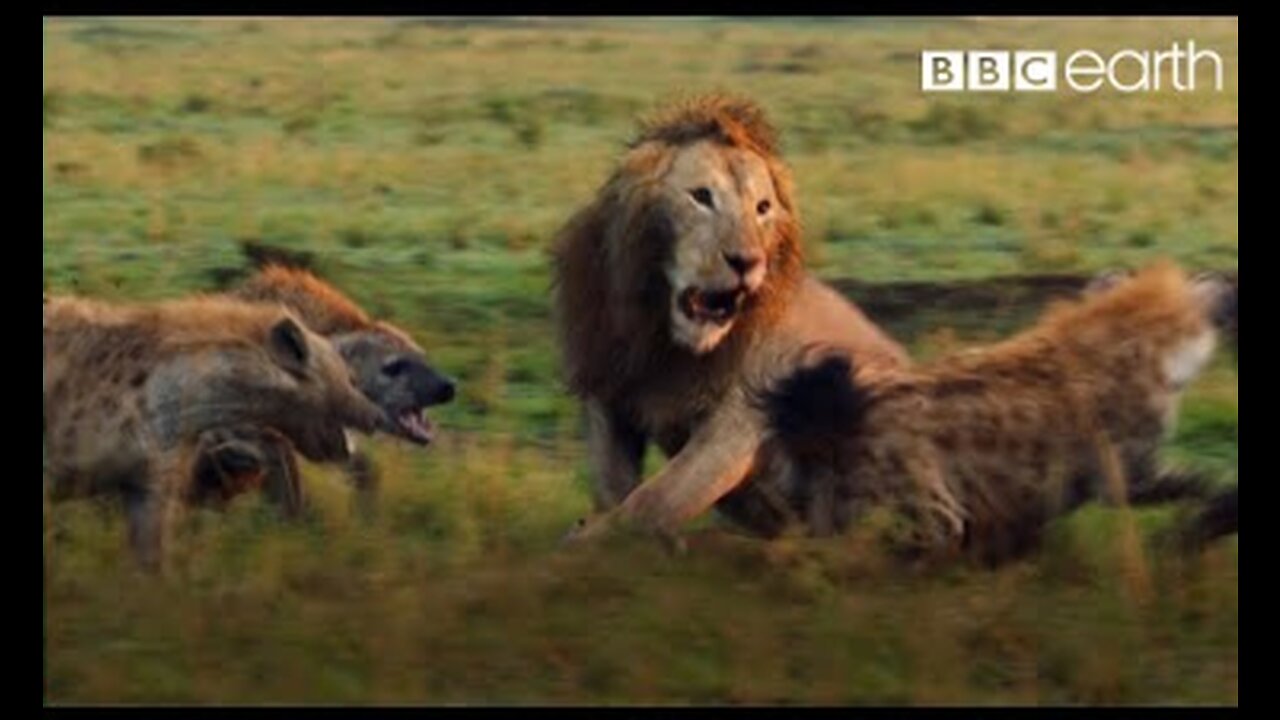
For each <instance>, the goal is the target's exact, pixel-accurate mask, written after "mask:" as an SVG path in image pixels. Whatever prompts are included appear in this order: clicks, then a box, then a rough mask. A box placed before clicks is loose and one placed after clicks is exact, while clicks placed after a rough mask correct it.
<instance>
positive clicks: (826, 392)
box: [763, 355, 868, 462]
mask: <svg viewBox="0 0 1280 720" xmlns="http://www.w3.org/2000/svg"><path fill="white" fill-rule="evenodd" d="M867 405H868V395H867V391H866V390H865V389H864V388H862V387H861V386H859V385H858V384H857V383H856V382H855V381H854V377H853V361H852V360H851V359H850V358H849V357H847V356H845V355H831V356H828V357H826V358H825V359H823V360H822V361H820V362H818V363H817V364H815V365H810V366H808V367H804V368H801V369H799V370H797V371H795V372H794V373H792V374H791V375H788V376H787V377H785V378H783V379H782V380H780V381H779V382H778V383H777V384H776V385H775V386H773V387H772V388H770V389H768V390H767V391H766V392H765V393H764V396H763V407H764V410H765V414H766V416H767V417H768V423H769V431H770V434H771V435H772V436H773V437H774V438H776V439H777V441H778V442H779V443H781V445H782V447H783V448H784V450H785V451H786V452H787V453H788V454H789V455H791V456H792V457H793V458H795V459H797V460H800V461H802V462H804V461H808V462H814V461H818V462H831V461H833V460H837V459H838V458H839V457H840V455H841V450H842V449H843V448H844V447H846V446H847V444H848V442H849V440H850V439H852V438H854V437H855V436H856V435H857V434H858V430H859V429H860V427H861V425H862V422H863V419H864V417H865V416H866V410H867Z"/></svg>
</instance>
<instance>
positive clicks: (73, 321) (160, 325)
mask: <svg viewBox="0 0 1280 720" xmlns="http://www.w3.org/2000/svg"><path fill="white" fill-rule="evenodd" d="M381 417H382V413H381V411H380V410H379V409H378V408H377V406H375V405H373V404H372V403H371V402H369V401H368V400H367V399H366V398H365V397H364V395H363V394H361V393H360V392H359V391H358V390H357V389H356V388H355V387H354V386H353V385H352V384H351V380H350V374H349V371H348V369H347V367H346V365H345V363H344V362H343V361H342V359H341V357H339V355H338V353H337V352H336V351H335V350H334V349H333V348H332V347H331V346H330V344H329V343H328V342H327V341H325V340H324V339H323V338H320V337H319V336H317V335H315V334H314V333H312V332H310V331H308V330H307V329H306V328H305V327H304V326H303V325H302V324H301V323H299V322H298V321H297V320H296V319H295V318H294V317H293V316H292V315H291V314H289V313H288V312H286V311H285V310H283V309H282V308H278V307H268V306H261V305H253V304H248V303H242V302H237V301H233V300H228V299H224V298H198V299H189V300H182V301H172V302H167V303H158V304H153V305H125V304H109V303H103V302H96V301H90V300H83V299H76V298H54V299H52V300H48V301H46V303H45V307H44V421H45V442H46V449H47V451H48V455H49V463H50V481H51V487H50V495H51V497H52V498H53V499H58V500H61V499H70V498H73V497H82V496H91V495H101V494H118V495H120V496H123V497H124V499H125V501H126V504H127V505H128V507H129V512H130V523H131V533H132V537H133V539H134V547H135V550H137V551H138V552H139V554H140V557H141V559H142V560H143V561H144V562H145V563H147V564H154V563H155V562H158V560H159V551H160V549H161V548H160V545H161V542H162V536H163V530H164V527H165V526H166V525H167V517H168V514H169V513H170V511H171V510H170V507H171V505H173V504H175V503H177V502H179V501H181V500H183V499H186V500H191V499H192V497H191V495H190V493H192V491H193V490H194V488H193V487H192V483H191V478H192V475H193V473H194V472H195V469H196V462H197V457H198V455H199V453H200V451H201V450H200V448H201V445H202V442H203V438H204V437H205V435H206V433H209V432H211V431H215V430H217V429H218V428H223V427H233V426H239V425H255V426H257V425H261V426H270V427H273V428H277V429H278V431H279V433H280V434H281V436H282V437H285V438H287V439H288V441H289V442H290V443H291V444H292V445H294V446H296V447H297V448H298V449H299V451H300V452H302V453H303V454H304V455H306V456H307V457H309V458H311V459H314V460H321V461H323V460H328V459H332V458H335V457H339V456H341V455H342V454H343V453H344V452H345V449H346V444H347V440H346V428H354V429H359V430H361V431H366V432H370V431H372V430H373V429H374V428H375V427H376V425H377V423H378V422H379V421H380V420H381Z"/></svg>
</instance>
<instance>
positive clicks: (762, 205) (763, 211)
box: [756, 200, 773, 215]
mask: <svg viewBox="0 0 1280 720" xmlns="http://www.w3.org/2000/svg"><path fill="white" fill-rule="evenodd" d="M772 209H773V203H771V202H769V201H768V200H761V201H760V202H758V203H756V214H757V215H768V214H769V211H770V210H772Z"/></svg>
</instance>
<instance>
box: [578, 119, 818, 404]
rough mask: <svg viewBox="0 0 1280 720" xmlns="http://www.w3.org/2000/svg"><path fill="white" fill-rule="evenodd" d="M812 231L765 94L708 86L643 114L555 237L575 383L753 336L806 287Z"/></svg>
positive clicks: (585, 386)
mask: <svg viewBox="0 0 1280 720" xmlns="http://www.w3.org/2000/svg"><path fill="white" fill-rule="evenodd" d="M799 235H800V233H799V218H798V215H797V210H796V207H795V203H794V201H793V200H792V187H791V180H790V174H789V172H788V171H787V168H786V167H785V165H784V164H783V163H782V161H781V159H780V158H779V157H778V154H777V144H776V140H775V136H774V131H773V129H772V128H771V127H770V126H769V124H768V122H767V121H766V120H765V119H764V116H763V113H762V112H761V110H760V109H759V107H757V106H756V105H755V104H753V103H751V102H750V101H746V100H741V99H735V98H728V97H723V96H710V97H702V98H698V99H695V100H691V101H687V102H683V103H679V104H676V105H674V106H673V107H670V108H668V109H666V110H665V111H663V112H661V113H659V114H657V115H656V116H654V117H653V118H652V119H650V120H648V121H646V122H644V123H642V125H641V130H640V134H639V136H638V137H637V139H636V140H635V141H633V142H632V143H631V144H630V146H629V148H628V150H627V152H626V154H625V155H624V156H623V158H622V160H621V162H620V163H619V165H618V167H617V169H616V170H615V171H614V173H613V175H612V176H611V177H610V179H609V180H608V182H607V183H606V184H605V185H604V187H602V188H601V189H600V191H599V193H598V194H597V196H596V198H595V200H594V201H593V202H592V203H591V205H589V206H588V207H586V208H585V209H583V210H581V211H580V212H579V213H578V214H577V215H576V216H574V218H572V219H571V220H570V221H569V223H568V224H567V225H566V226H565V228H564V229H563V230H562V231H561V233H560V236H559V238H558V242H557V245H556V280H557V298H556V299H557V309H558V311H559V313H560V318H559V320H560V325H561V331H562V333H563V337H562V340H563V341H564V344H565V349H566V351H567V353H566V354H567V358H566V359H567V361H568V364H569V371H570V372H569V374H570V383H571V385H572V386H573V387H574V389H575V390H578V391H580V392H581V391H589V390H591V388H592V386H593V385H597V384H598V383H599V382H604V381H605V380H604V378H603V377H598V376H599V375H601V374H602V373H609V374H622V375H626V374H628V373H629V372H630V373H634V372H636V371H640V370H642V369H643V368H642V367H639V366H642V365H644V364H646V363H649V362H652V361H654V360H655V359H657V358H659V357H661V358H665V359H666V360H670V359H671V358H672V357H679V355H680V354H681V353H683V354H685V355H688V356H694V357H705V356H707V355H710V354H712V353H714V352H715V351H717V350H718V349H720V348H722V346H725V345H726V344H729V341H730V340H731V339H732V338H735V337H737V336H747V335H749V334H750V330H751V328H753V327H755V326H758V325H759V324H760V323H762V322H768V320H769V319H770V318H771V317H772V316H774V315H776V312H774V310H775V309H776V308H777V307H778V304H779V302H780V300H781V298H782V297H783V296H784V295H785V294H786V292H787V291H788V290H789V289H790V288H791V287H792V286H794V284H795V281H796V278H797V277H798V276H799V271H800V267H801V263H802V259H801V250H800V244H799ZM597 371H598V372H597Z"/></svg>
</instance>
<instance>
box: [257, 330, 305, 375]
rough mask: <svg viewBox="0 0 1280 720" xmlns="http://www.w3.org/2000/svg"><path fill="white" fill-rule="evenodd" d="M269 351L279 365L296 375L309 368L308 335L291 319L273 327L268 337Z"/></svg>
mask: <svg viewBox="0 0 1280 720" xmlns="http://www.w3.org/2000/svg"><path fill="white" fill-rule="evenodd" d="M267 349H268V350H270V352H271V358H272V359H273V360H275V361H276V363H277V364H279V365H280V366H281V367H283V368H284V369H286V370H289V371H290V372H294V373H298V372H302V370H303V369H304V368H306V366H307V358H309V357H310V356H311V348H309V347H307V336H306V333H304V332H303V331H302V327H301V326H299V325H298V322H297V321H296V320H294V319H293V318H290V317H286V318H282V319H281V320H279V321H277V322H276V324H275V325H272V326H271V332H270V333H269V335H268V336H267Z"/></svg>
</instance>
